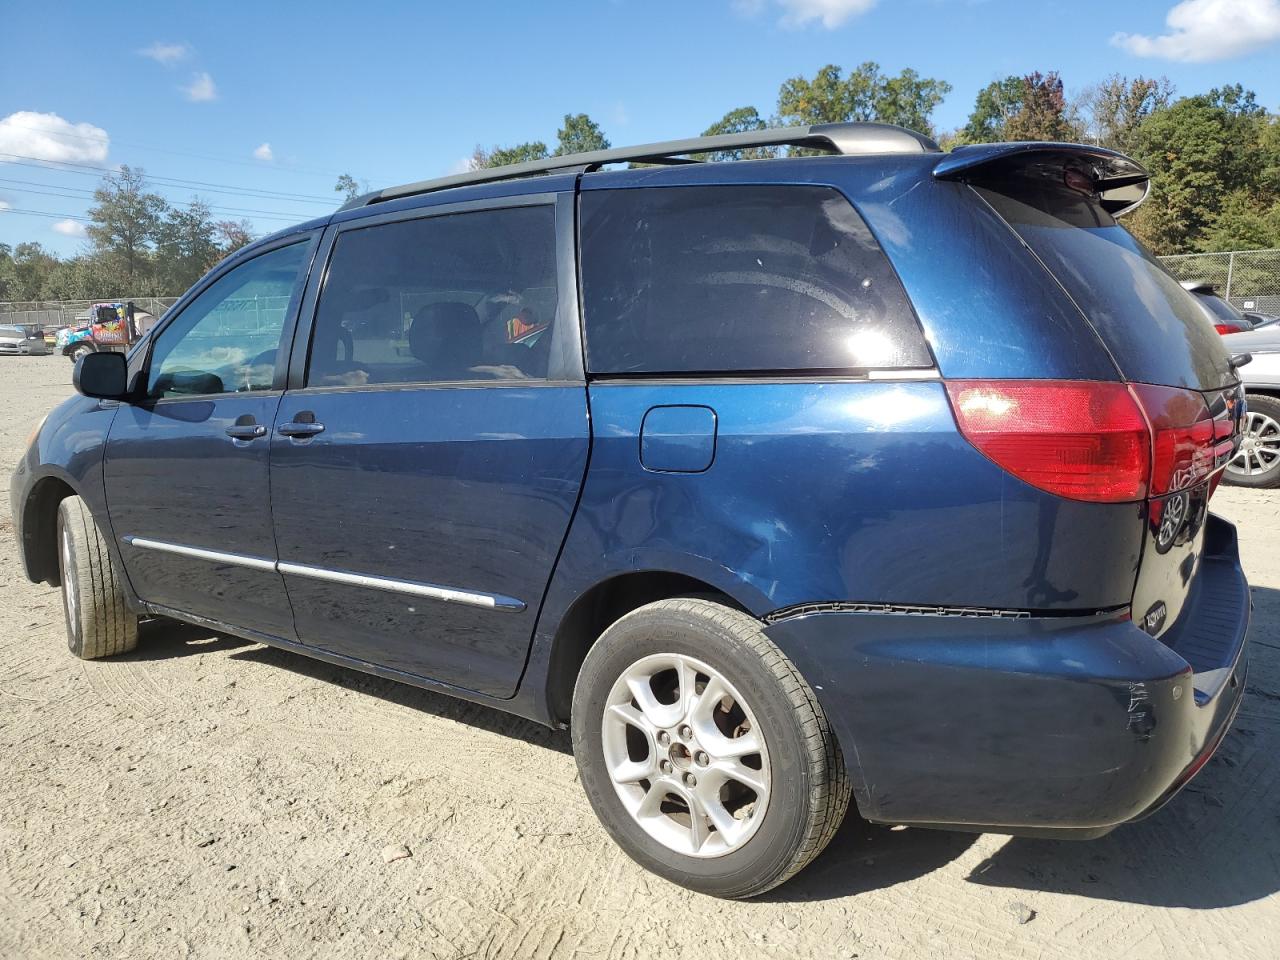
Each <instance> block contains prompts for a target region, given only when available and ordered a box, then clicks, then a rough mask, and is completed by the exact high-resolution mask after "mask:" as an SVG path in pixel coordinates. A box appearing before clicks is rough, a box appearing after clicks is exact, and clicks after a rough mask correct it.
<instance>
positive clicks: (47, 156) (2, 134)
mask: <svg viewBox="0 0 1280 960" xmlns="http://www.w3.org/2000/svg"><path fill="white" fill-rule="evenodd" d="M110 143H111V138H110V137H108V136H107V131H105V130H103V129H102V128H101V127H95V126H94V125H93V124H91V123H70V122H68V121H66V120H63V119H62V117H60V116H58V115H57V114H56V113H35V112H33V111H31V110H19V111H18V112H17V113H11V114H9V116H7V117H5V118H4V119H3V120H0V154H16V155H17V156H18V157H22V158H31V159H35V160H48V161H54V162H56V161H62V162H63V163H101V162H102V161H104V160H106V159H107V148H108V147H109V146H110ZM6 159H9V158H7V157H5V156H0V163H3V162H4V161H5V160H6Z"/></svg>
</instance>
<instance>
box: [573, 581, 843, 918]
mask: <svg viewBox="0 0 1280 960" xmlns="http://www.w3.org/2000/svg"><path fill="white" fill-rule="evenodd" d="M655 655H666V656H669V655H677V656H682V657H688V658H694V659H696V660H698V661H700V662H702V663H703V664H705V665H706V666H708V667H710V668H712V669H714V670H715V671H718V672H719V673H720V674H721V676H722V677H723V678H724V679H725V680H727V681H728V683H729V684H731V685H732V687H733V688H735V689H736V691H738V692H740V694H741V696H742V698H743V699H744V700H745V701H746V702H747V703H748V704H749V705H750V709H751V712H752V713H754V715H755V720H756V728H757V732H758V733H759V734H761V735H762V737H763V740H764V743H765V745H766V749H767V753H768V757H769V768H770V771H771V773H770V776H769V777H768V780H769V783H768V789H769V796H768V802H767V805H766V806H765V808H764V814H763V816H762V819H761V821H760V822H759V824H758V826H756V827H755V829H754V832H753V833H751V834H750V835H749V836H748V837H747V839H745V840H744V841H742V843H741V846H738V847H736V848H732V849H730V850H729V851H728V852H725V853H722V854H720V855H718V856H714V857H710V858H708V857H697V856H692V855H688V854H686V853H682V852H679V851H677V850H674V849H672V848H671V847H670V846H668V845H665V844H663V843H661V842H659V840H657V839H655V838H654V837H653V836H651V834H650V832H647V831H646V829H645V828H643V827H642V826H641V825H640V823H639V822H638V821H637V819H636V818H634V817H633V816H632V815H631V813H630V812H628V810H627V808H626V806H624V804H623V801H622V800H621V798H620V797H619V793H618V790H617V789H615V787H614V783H613V779H612V777H611V774H610V772H609V769H608V763H607V760H606V755H605V746H604V733H603V730H602V727H603V724H604V722H605V721H604V718H605V709H606V706H607V701H608V698H609V696H610V691H611V690H613V688H614V684H615V682H617V681H618V680H619V678H620V677H621V676H622V675H623V673H624V672H627V671H628V670H630V669H631V668H633V666H634V665H636V664H638V663H640V662H641V661H642V660H643V659H644V658H645V657H649V656H655ZM694 689H697V687H696V685H695V687H694ZM571 727H572V734H573V752H574V757H575V758H576V760H577V764H578V771H579V775H580V777H581V779H582V784H583V788H584V789H585V790H586V793H587V798H588V799H589V800H590V802H591V806H592V807H593V808H594V810H595V812H596V815H597V816H598V817H599V819H600V822H601V823H602V824H603V825H604V827H605V829H606V830H607V831H608V832H609V834H610V835H611V836H612V837H613V839H614V840H615V841H616V842H617V844H618V845H619V846H620V847H621V848H622V849H623V850H624V851H625V852H626V853H627V854H628V856H630V857H631V858H632V859H633V860H635V861H636V862H637V863H639V864H640V865H641V866H643V867H645V868H647V869H648V870H651V871H652V872H654V873H656V874H658V875H659V876H662V877H665V878H666V879H668V880H670V881H672V882H673V883H677V884H680V885H681V886H684V887H688V888H690V889H692V890H697V891H699V892H701V893H706V894H711V895H713V896H718V897H726V898H742V897H752V896H756V895H759V894H761V893H764V892H765V891H767V890H769V889H771V888H773V887H776V886H777V885H778V884H780V883H783V882H784V881H786V880H787V879H788V878H789V877H791V876H793V875H794V874H795V873H797V872H798V871H800V870H801V869H803V868H804V867H805V866H806V865H807V864H808V863H809V862H810V861H811V860H813V858H814V857H816V856H817V855H818V854H819V853H821V852H822V850H823V848H824V847H826V845H827V843H828V842H829V841H830V840H831V838H832V837H833V836H834V835H835V832H836V830H837V829H838V828H839V826H840V824H841V822H842V821H843V819H844V815H845V811H846V810H847V808H848V805H849V781H848V777H847V774H846V771H845V765H844V759H843V757H842V756H841V753H840V747H839V744H837V743H836V739H835V736H834V735H833V733H832V731H831V727H830V724H829V723H828V721H827V717H826V714H825V713H824V712H823V710H822V707H821V706H820V705H819V703H818V701H817V698H816V697H815V696H814V693H813V690H812V688H811V687H810V686H809V684H808V683H807V682H806V681H805V679H804V678H803V677H802V676H801V675H800V673H799V671H797V670H796V668H795V666H794V664H792V662H791V661H790V660H789V659H788V658H787V657H786V656H785V655H784V654H783V653H782V651H781V650H779V649H778V648H777V646H775V645H774V643H773V642H772V641H771V640H769V638H768V637H766V636H765V634H764V631H763V630H762V628H761V624H760V622H759V621H758V620H755V619H754V618H753V617H751V616H750V615H748V614H746V613H743V612H741V611H738V610H733V609H730V608H728V607H725V606H722V605H721V604H718V603H714V602H712V601H709V600H703V599H676V600H662V601H658V602H657V603H651V604H648V605H646V606H644V607H641V608H640V609H638V610H635V611H633V612H632V613H629V614H627V615H626V616H625V617H622V618H621V619H620V620H618V621H617V622H616V623H614V624H613V625H612V626H611V627H609V629H607V630H606V631H605V632H604V634H603V635H601V637H600V639H599V640H598V641H596V643H595V645H594V646H593V647H592V648H591V650H590V651H589V652H588V654H587V658H586V661H585V662H584V663H583V666H582V670H581V672H580V673H579V675H578V681H577V685H576V687H575V689H574V697H573V717H572V724H571ZM644 783H648V781H644ZM641 788H642V789H652V786H649V787H645V786H644V784H643V783H642V785H641Z"/></svg>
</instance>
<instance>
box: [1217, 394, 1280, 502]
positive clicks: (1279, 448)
mask: <svg viewBox="0 0 1280 960" xmlns="http://www.w3.org/2000/svg"><path fill="white" fill-rule="evenodd" d="M1246 403H1247V405H1248V412H1247V413H1246V414H1245V419H1244V431H1243V433H1244V435H1243V437H1242V438H1241V440H1240V449H1239V450H1237V451H1236V455H1235V456H1234V457H1233V458H1232V460H1231V462H1230V463H1228V464H1227V469H1226V473H1225V476H1224V477H1223V479H1224V480H1226V481H1227V482H1228V483H1232V484H1235V485H1236V486H1241V487H1274V486H1277V485H1280V400H1276V399H1275V398H1274V397H1267V396H1261V395H1258V394H1249V395H1248V397H1246Z"/></svg>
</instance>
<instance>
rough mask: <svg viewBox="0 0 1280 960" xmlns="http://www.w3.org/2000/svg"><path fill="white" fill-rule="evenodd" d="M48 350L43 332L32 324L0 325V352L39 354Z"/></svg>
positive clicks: (43, 353)
mask: <svg viewBox="0 0 1280 960" xmlns="http://www.w3.org/2000/svg"><path fill="white" fill-rule="evenodd" d="M48 352H49V345H48V344H47V343H45V342H44V334H43V333H41V332H40V329H39V327H36V326H34V325H24V326H17V325H10V324H5V325H0V353H13V354H22V355H35V354H39V355H41V356H43V355H45V354H47V353H48Z"/></svg>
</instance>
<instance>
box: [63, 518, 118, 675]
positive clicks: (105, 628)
mask: <svg viewBox="0 0 1280 960" xmlns="http://www.w3.org/2000/svg"><path fill="white" fill-rule="evenodd" d="M58 572H59V574H60V575H61V578H62V609H63V612H64V613H65V614H66V618H67V647H68V649H70V651H71V652H72V653H74V654H75V655H76V656H77V657H79V658H80V659H81V660H96V659H98V658H99V657H110V656H114V655H116V654H118V653H128V652H129V651H130V650H133V649H134V648H135V647H137V645H138V617H137V615H136V614H134V613H132V612H130V610H129V607H128V605H127V604H126V602H125V598H124V590H123V588H122V587H121V584H120V580H119V578H118V577H117V576H116V570H115V567H114V565H113V564H112V562H111V554H110V552H109V551H108V548H107V541H106V540H105V538H104V537H103V536H102V533H101V532H100V531H99V530H98V525H97V524H96V523H95V522H94V520H93V515H92V514H91V513H90V512H89V508H88V507H86V506H85V503H84V501H83V500H81V499H80V498H79V497H67V498H66V499H65V500H63V501H62V503H60V504H59V505H58Z"/></svg>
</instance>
